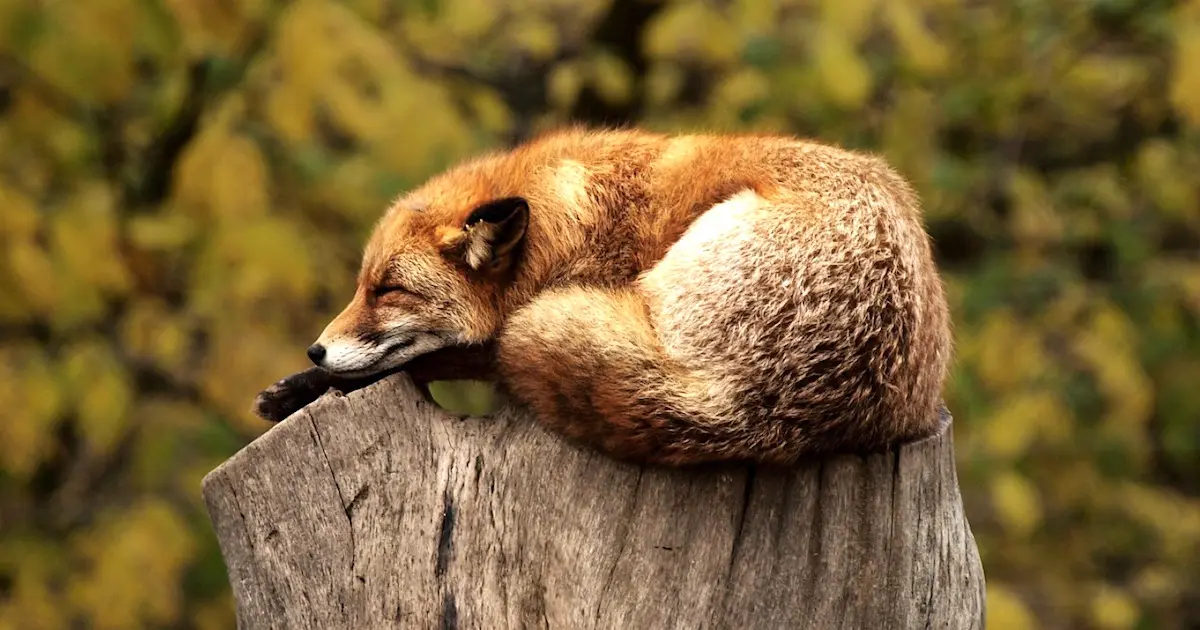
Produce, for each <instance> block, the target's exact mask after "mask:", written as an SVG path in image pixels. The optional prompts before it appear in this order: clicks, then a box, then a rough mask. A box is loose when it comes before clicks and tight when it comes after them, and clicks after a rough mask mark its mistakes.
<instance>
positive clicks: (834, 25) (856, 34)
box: [821, 0, 893, 43]
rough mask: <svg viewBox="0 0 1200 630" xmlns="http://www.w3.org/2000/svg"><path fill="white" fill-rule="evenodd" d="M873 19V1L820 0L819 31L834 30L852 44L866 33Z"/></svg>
mask: <svg viewBox="0 0 1200 630" xmlns="http://www.w3.org/2000/svg"><path fill="white" fill-rule="evenodd" d="M892 1H893V0H889V4H890V3H891V2H892ZM874 17H875V0H821V22H822V23H821V27H822V28H821V30H822V31H827V30H834V31H836V32H837V34H838V35H839V36H841V37H844V38H846V39H847V40H848V41H850V42H852V43H858V41H859V40H860V38H862V36H863V35H865V34H866V33H867V30H868V29H869V28H870V26H871V22H872V21H873V18H874Z"/></svg>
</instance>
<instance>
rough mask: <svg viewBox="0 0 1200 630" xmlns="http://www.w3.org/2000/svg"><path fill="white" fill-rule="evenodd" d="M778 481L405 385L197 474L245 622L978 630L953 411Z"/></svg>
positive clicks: (368, 393) (295, 425)
mask: <svg viewBox="0 0 1200 630" xmlns="http://www.w3.org/2000/svg"><path fill="white" fill-rule="evenodd" d="M941 420H942V429H941V431H940V432H939V433H938V434H937V435H934V436H932V437H930V438H927V439H925V440H922V441H920V442H915V443H912V444H908V445H905V446H902V447H900V448H898V449H895V450H893V451H890V452H887V453H881V454H877V455H870V456H866V457H863V456H839V457H832V458H827V459H823V460H820V461H813V462H810V463H805V464H801V465H799V466H797V467H794V468H790V469H767V468H756V467H753V466H748V465H740V466H717V467H712V466H710V467H704V468H681V469H670V468H659V467H646V466H637V465H633V464H628V463H622V462H618V461H614V460H612V459H610V458H608V457H606V456H604V455H602V454H600V453H599V452H596V451H593V450H590V449H587V448H585V447H580V446H577V445H575V444H572V443H570V442H567V441H565V440H564V439H562V438H560V437H559V436H557V435H555V434H552V433H549V432H547V431H546V430H544V429H542V428H541V427H540V425H538V424H537V423H536V422H534V421H533V419H532V418H529V417H527V416H523V415H522V414H521V413H520V412H518V411H514V410H506V411H504V412H503V413H501V414H500V415H499V416H497V417H493V418H486V419H480V418H470V419H465V420H463V419H458V418H454V417H451V416H448V415H447V414H445V413H444V412H442V411H441V410H439V409H438V408H437V407H435V406H433V405H432V404H430V403H427V402H425V401H424V400H423V399H422V397H421V396H420V394H419V393H418V392H417V390H416V388H415V387H413V385H412V383H411V381H409V379H408V378H407V377H406V376H404V375H402V374H398V375H395V376H392V377H389V378H388V379H385V380H383V381H381V382H379V383H377V384H375V385H372V386H370V387H368V388H366V389H363V390H359V391H356V392H353V393H351V394H349V395H347V396H335V395H327V396H325V397H324V398H322V399H321V400H319V401H317V402H316V403H314V404H312V405H310V406H309V407H307V408H306V409H304V410H302V411H300V412H298V413H296V414H295V415H293V416H292V417H290V418H289V419H287V420H285V421H284V422H282V423H280V424H278V425H276V426H275V427H273V428H272V429H271V430H269V431H267V432H266V433H265V434H263V435H262V436H261V437H259V438H258V439H256V440H255V441H254V442H252V443H251V444H249V445H248V446H246V447H245V448H243V449H242V450H241V451H240V452H238V453H237V454H235V455H234V456H233V457H232V458H230V459H229V461H227V462H225V463H224V464H222V465H221V466H220V467H218V468H217V469H216V470H214V471H213V472H211V473H210V474H209V475H208V476H207V477H205V479H204V484H203V486H204V497H205V500H206V502H207V505H208V511H209V514H210V516H211V518H212V521H213V524H214V527H215V529H216V533H217V536H218V538H219V539H220V545H221V552H222V555H223V556H224V559H225V563H226V566H227V568H228V572H229V578H230V582H231V584H232V587H233V594H234V597H235V599H236V602H237V617H238V625H239V627H241V628H322V629H327V628H354V629H356V630H357V629H362V628H434V627H440V628H489V629H491V628H497V629H500V628H513V629H518V628H571V629H575V628H581V629H586V628H631V629H632V628H638V629H640V628H656V629H658V628H739V629H740V628H784V627H786V628H822V629H824V628H955V629H957V628H982V627H983V617H984V578H983V570H982V567H981V564H980V560H979V553H978V551H977V548H976V545H975V540H974V538H973V536H972V534H971V531H970V527H969V526H968V524H967V521H966V517H965V515H964V512H963V507H962V500H961V497H960V495H959V489H958V481H957V477H956V474H955V469H954V450H953V440H952V435H951V420H950V416H949V414H947V413H945V412H943V414H942V418H941Z"/></svg>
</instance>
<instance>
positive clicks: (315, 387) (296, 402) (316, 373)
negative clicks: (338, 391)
mask: <svg viewBox="0 0 1200 630" xmlns="http://www.w3.org/2000/svg"><path fill="white" fill-rule="evenodd" d="M334 381H335V379H334V378H333V377H332V376H330V375H329V373H328V372H325V371H324V370H322V369H320V368H316V367H313V368H309V369H307V370H304V371H303V372H297V373H296V374H293V375H291V376H288V377H286V378H284V379H281V380H280V381H278V382H276V383H275V384H274V385H271V386H270V387H268V388H266V389H264V390H262V391H261V392H259V394H258V396H256V397H255V398H254V413H255V415H257V416H258V417H260V418H262V419H264V420H268V421H270V422H279V421H281V420H283V419H285V418H287V417H288V416H290V415H292V414H293V413H296V412H297V411H299V410H301V409H303V408H304V407H305V406H307V405H308V404H309V403H311V402H313V401H314V400H316V399H318V398H320V397H321V396H322V395H324V394H325V392H327V391H329V388H330V387H334V386H335V383H334Z"/></svg>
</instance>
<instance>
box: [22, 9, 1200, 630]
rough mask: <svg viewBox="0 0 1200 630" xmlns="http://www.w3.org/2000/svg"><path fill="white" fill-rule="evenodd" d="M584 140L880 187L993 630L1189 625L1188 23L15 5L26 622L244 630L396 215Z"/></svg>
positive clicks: (1192, 486) (974, 14)
mask: <svg viewBox="0 0 1200 630" xmlns="http://www.w3.org/2000/svg"><path fill="white" fill-rule="evenodd" d="M571 120H574V121H587V122H591V123H594V124H623V123H638V124H641V125H644V126H646V127H649V128H654V129H661V130H695V129H706V130H738V129H757V130H773V131H785V132H790V133H794V134H797V135H804V136H810V137H815V138H820V139H823V140H826V141H830V142H836V143H840V144H843V145H846V146H851V147H857V148H862V149H868V150H872V151H877V152H880V153H882V154H884V155H886V156H887V157H888V158H890V159H891V160H892V162H893V163H894V164H895V165H896V166H897V167H898V168H899V169H900V170H902V171H903V172H904V173H905V174H906V175H907V176H908V177H909V178H911V179H912V180H913V181H914V182H915V183H916V184H917V186H918V188H919V189H920V191H921V193H922V195H923V197H924V199H925V202H926V208H927V213H928V225H929V230H930V232H931V233H932V234H933V236H934V237H935V239H936V241H937V252H938V258H939V261H940V263H941V265H942V269H943V271H944V273H945V275H946V278H947V282H948V283H949V287H950V296H951V300H952V305H953V309H954V317H955V322H956V329H957V330H956V335H957V343H958V363H957V367H956V369H955V372H954V375H953V380H952V382H951V383H950V386H949V394H948V397H949V403H950V406H951V408H952V410H953V411H954V413H955V415H956V417H957V420H958V422H957V424H956V438H957V444H958V451H957V452H958V458H959V466H960V468H959V474H960V479H961V482H962V485H963V493H964V496H965V499H966V501H967V509H968V513H969V517H970V520H971V524H972V526H973V528H974V531H975V533H976V536H977V538H978V542H979V544H980V547H981V551H982V554H983V559H984V566H985V568H986V572H987V577H988V596H989V602H988V603H989V617H990V619H989V621H990V622H991V624H990V625H991V627H995V628H1006V629H1007V628H1011V629H1021V628H1036V627H1044V628H1097V629H1108V628H1187V627H1190V628H1196V627H1200V0H1190V1H1172V0H1071V1H1064V2H1050V1H1040V0H724V1H717V0H713V1H702V0H666V1H648V0H577V1H572V0H395V1H387V0H347V1H345V2H333V1H330V0H297V1H295V2H278V1H274V0H86V1H83V0H72V1H68V0H0V409H3V410H4V419H3V421H0V629H3V630H8V629H18V628H19V629H22V630H25V629H29V630H35V629H43V628H44V629H54V628H80V627H89V628H101V629H109V628H114V629H116V628H120V629H126V628H168V627H170V628H196V629H215V628H230V627H233V612H232V611H233V609H232V600H231V598H230V595H229V587H228V584H227V578H226V576H225V572H224V568H223V564H222V561H221V558H220V555H219V551H218V548H217V545H216V542H215V540H214V538H213V535H212V533H211V531H210V526H209V522H208V519H207V516H206V514H205V512H204V509H203V504H202V502H201V499H200V495H199V487H200V486H199V482H200V478H201V476H202V475H203V474H205V473H206V472H207V471H209V470H211V469H212V468H213V467H214V466H216V465H217V464H218V463H219V462H221V461H222V460H223V459H224V458H226V457H228V456H229V455H230V454H232V453H233V452H234V451H235V450H237V449H238V448H240V447H241V446H242V445H244V444H245V443H247V442H248V441H249V440H251V439H253V438H254V437H255V436H256V435H258V434H259V433H261V432H262V431H264V430H265V429H267V428H268V426H267V425H266V424H265V423H263V422H260V421H257V420H256V419H254V418H253V417H252V416H251V415H250V414H249V412H248V407H249V403H250V401H251V399H252V397H253V396H254V394H255V393H256V392H257V391H258V389H259V388H261V387H263V386H265V385H267V384H269V383H271V382H272V381H274V380H275V379H276V378H278V377H280V376H282V375H284V374H287V373H290V372H291V371H293V370H296V369H299V368H303V367H306V360H305V358H304V355H303V349H304V347H305V346H306V345H307V344H308V343H309V342H310V341H311V340H312V339H313V338H314V337H315V335H316V334H317V333H318V332H319V331H320V329H321V327H322V326H323V325H324V323H325V321H326V320H327V319H328V318H329V317H330V316H331V315H332V314H334V313H335V312H336V311H337V310H338V309H339V308H340V306H341V305H342V302H343V301H344V300H346V299H347V298H348V296H349V294H350V292H351V290H352V285H353V277H354V272H355V270H356V268H357V264H358V256H359V252H360V248H361V244H362V242H363V240H364V238H365V235H366V233H367V231H368V229H369V228H370V226H371V224H372V222H373V220H374V219H375V218H376V217H377V216H378V215H379V213H380V212H381V211H382V210H383V208H384V207H385V206H386V204H387V203H388V202H389V200H390V199H392V198H393V197H394V196H395V195H396V194H397V193H399V192H400V191H403V190H404V189H406V188H408V187H410V186H413V185H415V184H417V183H418V182H420V181H421V180H422V179H424V178H425V177H427V176H428V175H430V174H431V173H433V172H435V171H437V170H439V169H441V168H444V167H445V166H447V165H448V164H450V163H452V162H454V161H456V160H459V159H462V158H465V157H468V156H470V155H473V154H475V153H477V152H479V151H481V150H484V149H486V148H492V147H498V146H503V145H506V144H509V143H512V142H515V141H518V140H520V139H522V138H525V137H527V136H528V135H530V134H531V133H535V132H536V131H537V130H539V129H543V128H546V127H549V126H553V125H556V124H561V123H563V122H565V121H571Z"/></svg>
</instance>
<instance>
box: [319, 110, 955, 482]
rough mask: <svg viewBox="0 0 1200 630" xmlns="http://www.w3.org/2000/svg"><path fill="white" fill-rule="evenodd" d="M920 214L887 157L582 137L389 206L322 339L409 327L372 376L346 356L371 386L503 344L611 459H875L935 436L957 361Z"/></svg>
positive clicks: (559, 424) (639, 136)
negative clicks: (441, 351)
mask: <svg viewBox="0 0 1200 630" xmlns="http://www.w3.org/2000/svg"><path fill="white" fill-rule="evenodd" d="M511 199H516V200H524V202H523V203H524V204H526V205H521V203H522V202H520V201H502V202H497V200H511ZM488 204H492V205H491V206H489V205H488ZM497 204H499V205H497ZM525 207H527V212H526V211H523V210H522V208H525ZM481 208H483V209H481ZM481 216H482V217H484V219H485V220H479V218H480V217H481ZM469 219H471V220H472V221H476V220H478V221H477V222H475V223H470V224H468V220H469ZM921 221H922V218H921V212H920V207H919V203H918V200H917V198H916V195H915V194H914V193H913V191H912V190H911V188H910V187H909V185H908V184H907V183H906V182H905V181H904V180H903V179H902V178H901V177H900V176H899V175H897V174H896V173H895V172H894V171H893V170H892V169H890V168H889V167H888V166H887V164H885V163H884V162H883V161H882V160H880V159H879V158H876V157H873V156H869V155H865V154H861V153H856V152H851V151H847V150H843V149H839V148H836V147H831V146H826V145H822V144H818V143H814V142H808V141H802V140H798V139H795V138H788V137H779V136H752V135H687V136H674V137H672V136H665V135H658V134H652V133H647V132H642V131H636V130H621V131H590V130H586V129H568V130H564V131H559V132H555V133H551V134H547V135H545V136H542V137H539V138H536V139H534V140H533V141H531V142H529V143H527V144H525V145H522V146H519V147H517V148H515V149H513V150H511V151H507V152H497V153H493V154H490V155H485V156H482V157H479V158H477V159H474V160H471V161H469V162H466V163H464V164H462V165H460V166H457V167H455V168H453V169H451V170H449V171H447V172H445V173H443V174H441V175H439V176H437V177H434V178H433V179H431V180H430V181H429V182H427V183H426V184H425V185H423V186H421V187H420V188H418V189H417V190H414V191H412V192H411V193H409V194H407V195H405V196H404V197H403V198H401V199H400V200H399V201H397V202H396V203H395V204H394V205H393V207H392V208H390V209H389V210H388V212H387V213H386V214H385V216H384V217H383V218H382V219H381V220H380V222H379V224H378V226H377V227H376V229H375V231H374V233H373V235H372V237H371V239H370V241H369V242H368V244H367V247H366V251H365V254H364V259H363V266H362V271H361V273H360V275H359V279H358V283H359V287H358V291H357V293H356V295H355V297H354V300H353V301H352V303H351V304H350V305H349V306H348V307H347V308H346V310H345V311H344V312H343V313H342V314H341V315H339V316H338V317H337V318H336V319H335V320H334V321H333V322H332V323H331V324H330V325H329V327H328V328H327V329H326V330H325V332H324V333H323V334H322V337H321V340H320V343H322V344H335V345H336V344H338V343H343V341H344V340H346V339H352V340H359V341H362V340H366V341H363V343H367V342H369V341H370V340H371V339H377V338H386V339H398V338H404V339H407V337H406V336H413V335H416V338H417V339H418V341H413V342H408V343H409V345H408V346H404V347H403V348H402V349H401V350H399V351H394V352H391V351H390V354H388V355H387V357H386V358H385V359H383V360H380V361H378V362H377V363H375V364H363V365H359V363H361V362H362V361H365V360H366V359H364V358H363V357H368V358H369V357H373V356H375V355H374V354H371V353H372V352H374V348H375V347H376V346H369V345H368V346H361V347H362V348H366V349H365V350H362V352H361V353H360V354H354V352H351V351H350V350H346V351H344V352H342V354H339V355H337V357H338V358H337V361H341V363H340V364H339V365H342V366H343V367H346V368H347V369H345V370H344V371H346V372H348V373H349V372H354V373H360V374H361V373H369V372H371V371H373V370H374V371H378V370H381V369H384V368H388V367H394V366H395V365H399V364H403V363H404V362H406V361H409V360H411V359H412V358H413V357H414V356H416V355H418V354H425V353H427V352H429V351H430V350H432V349H436V348H437V347H443V346H446V345H450V344H472V343H485V342H495V343H496V345H497V346H498V358H497V365H496V367H497V372H498V374H499V376H500V378H501V381H502V384H503V385H504V386H505V387H506V388H507V389H508V390H509V391H510V392H511V394H512V395H513V396H514V397H515V398H516V399H517V400H518V401H519V402H521V403H523V404H525V405H528V406H529V407H530V408H532V410H533V411H534V412H535V414H536V415H537V417H538V418H539V419H540V420H541V421H542V422H544V423H545V424H546V425H547V426H550V427H552V428H554V429H556V430H558V431H560V432H562V433H563V434H566V435H568V436H572V437H575V438H578V439H581V440H585V441H587V442H588V443H590V444H593V445H595V446H597V447H599V448H602V449H603V450H605V451H606V452H608V453H610V454H612V455H615V456H618V457H625V458H632V459H638V460H643V461H656V462H664V463H672V464H683V463H693V462H701V461H714V460H730V459H750V460H757V461H763V462H774V463H787V462H791V461H794V460H795V459H797V458H798V457H801V456H804V455H811V454H819V453H825V452H830V451H835V450H837V451H862V450H874V449H878V448H884V447H887V446H889V445H892V444H894V443H896V442H898V441H903V440H908V439H912V438H916V437H919V436H922V435H925V434H927V433H929V432H931V431H932V430H934V428H935V426H936V418H937V414H936V407H937V406H938V405H939V404H940V395H941V387H942V383H943V380H944V378H945V375H946V371H947V366H948V363H949V361H950V355H951V334H950V323H949V317H948V313H947V308H946V303H945V297H944V295H943V289H942V284H941V281H940V279H939V277H938V274H937V270H936V269H935V266H934V263H933V260H932V256H931V252H930V246H929V239H928V237H927V235H926V233H925V231H924V229H923V227H922V223H921ZM380 286H387V287H401V288H404V289H406V290H408V291H412V292H413V294H415V295H413V294H409V293H407V292H405V291H400V292H396V291H393V292H391V293H385V294H381V295H377V294H376V289H377V288H378V287H380ZM396 331H400V332H396ZM359 341H354V342H353V343H355V344H357V343H359ZM346 343H349V342H346ZM388 343H391V342H388ZM352 345H353V344H352ZM347 347H350V346H347ZM359 347H360V346H357V345H354V346H353V348H359ZM353 348H352V349H353ZM368 355H369V356H368ZM372 360H374V359H372ZM356 361H358V362H359V363H356ZM334 367H335V368H336V367H337V366H334ZM335 371H336V370H335Z"/></svg>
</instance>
